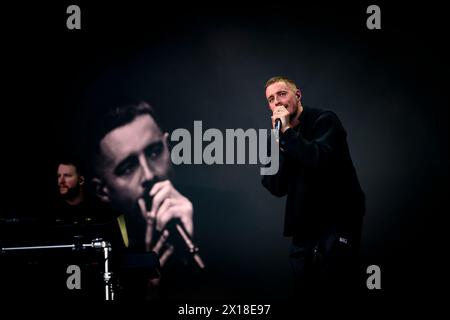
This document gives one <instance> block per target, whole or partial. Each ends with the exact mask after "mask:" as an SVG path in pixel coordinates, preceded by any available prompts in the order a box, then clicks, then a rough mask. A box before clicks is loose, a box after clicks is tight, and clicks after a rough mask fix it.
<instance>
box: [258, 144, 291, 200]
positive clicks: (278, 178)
mask: <svg viewBox="0 0 450 320" xmlns="http://www.w3.org/2000/svg"><path fill="white" fill-rule="evenodd" d="M267 144H268V146H267V150H269V156H270V155H271V149H270V148H271V146H270V138H269V139H268V142H267ZM286 166H287V163H286V158H285V156H284V155H283V153H282V152H279V166H278V172H277V173H275V174H274V175H265V176H263V177H262V184H263V186H264V187H265V188H266V189H267V190H269V191H270V193H271V194H273V195H274V196H277V197H283V196H285V195H286V194H287V193H288V176H287V171H288V170H287V168H286Z"/></svg>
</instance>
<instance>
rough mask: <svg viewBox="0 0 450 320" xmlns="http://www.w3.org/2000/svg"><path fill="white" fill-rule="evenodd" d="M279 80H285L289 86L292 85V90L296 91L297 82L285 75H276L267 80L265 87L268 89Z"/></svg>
mask: <svg viewBox="0 0 450 320" xmlns="http://www.w3.org/2000/svg"><path fill="white" fill-rule="evenodd" d="M277 82H285V83H286V84H287V85H288V86H289V87H291V89H292V90H294V91H296V90H297V85H296V84H295V82H294V81H292V80H291V79H289V78H287V77H284V76H276V77H272V78H270V79H269V80H267V82H266V86H265V89H267V87H268V86H270V85H272V84H274V83H277Z"/></svg>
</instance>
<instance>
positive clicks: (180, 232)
mask: <svg viewBox="0 0 450 320" xmlns="http://www.w3.org/2000/svg"><path fill="white" fill-rule="evenodd" d="M144 200H145V204H146V207H147V210H149V211H150V210H151V207H152V204H151V203H152V200H151V197H145V199H144ZM164 229H165V230H167V231H169V237H173V239H174V240H176V241H178V242H180V243H182V244H184V246H185V247H186V249H187V250H186V251H187V252H188V253H189V254H190V255H191V256H192V258H193V259H194V261H195V263H196V264H197V266H198V267H199V268H200V269H204V268H205V264H204V262H203V260H202V258H201V257H200V255H199V253H198V251H199V248H198V247H197V246H196V245H195V243H194V241H193V240H192V238H191V236H190V235H189V233H188V232H187V231H186V229H185V228H184V226H183V223H182V222H181V220H180V219H179V218H175V219H172V220H170V221H169V222H168V223H167V224H166V227H165V228H164ZM163 232H164V230H163V231H161V233H159V232H155V235H156V237H158V238H159V237H160V236H161V234H162V233H163Z"/></svg>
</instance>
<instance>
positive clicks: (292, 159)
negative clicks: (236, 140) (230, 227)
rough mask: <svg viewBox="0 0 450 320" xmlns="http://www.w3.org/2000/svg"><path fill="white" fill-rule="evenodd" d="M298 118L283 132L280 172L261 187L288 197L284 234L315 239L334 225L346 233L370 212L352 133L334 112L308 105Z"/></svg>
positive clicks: (264, 180) (264, 181)
mask: <svg viewBox="0 0 450 320" xmlns="http://www.w3.org/2000/svg"><path fill="white" fill-rule="evenodd" d="M299 120H300V123H299V125H297V126H296V127H295V128H289V129H287V130H286V131H285V132H284V133H283V134H281V136H280V148H281V151H280V166H279V170H278V172H277V173H276V174H275V175H272V176H264V177H263V179H262V183H263V185H264V186H265V187H266V188H267V189H268V190H269V191H270V192H271V193H272V194H273V195H275V196H278V197H282V196H285V195H287V202H286V210H285V223H284V235H285V236H293V237H294V238H297V239H314V238H317V237H318V236H320V234H321V233H322V232H325V230H326V229H327V228H329V227H330V226H333V225H334V226H336V227H337V228H338V229H340V230H341V231H342V232H344V233H345V229H346V227H347V226H348V225H349V224H351V223H349V222H350V221H351V220H353V219H354V218H360V217H361V216H362V215H363V214H364V211H365V200H364V198H365V197H364V193H363V191H362V190H361V187H360V184H359V182H358V178H357V175H356V171H355V168H354V166H353V163H352V160H351V157H350V152H349V148H348V144H347V139H346V138H347V134H346V132H345V130H344V127H343V126H342V124H341V122H340V121H339V119H338V117H337V116H336V114H335V113H333V112H332V111H324V110H320V109H313V108H309V107H304V109H303V112H302V114H301V115H300V119H299ZM269 148H270V143H269ZM269 150H270V149H269Z"/></svg>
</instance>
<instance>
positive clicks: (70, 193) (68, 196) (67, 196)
mask: <svg viewBox="0 0 450 320" xmlns="http://www.w3.org/2000/svg"><path fill="white" fill-rule="evenodd" d="M66 188H67V192H66V193H64V194H61V193H60V195H61V197H62V198H63V199H64V200H72V199H75V198H76V197H78V196H79V195H80V192H81V188H80V186H78V185H77V186H75V187H73V188H69V187H66Z"/></svg>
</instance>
